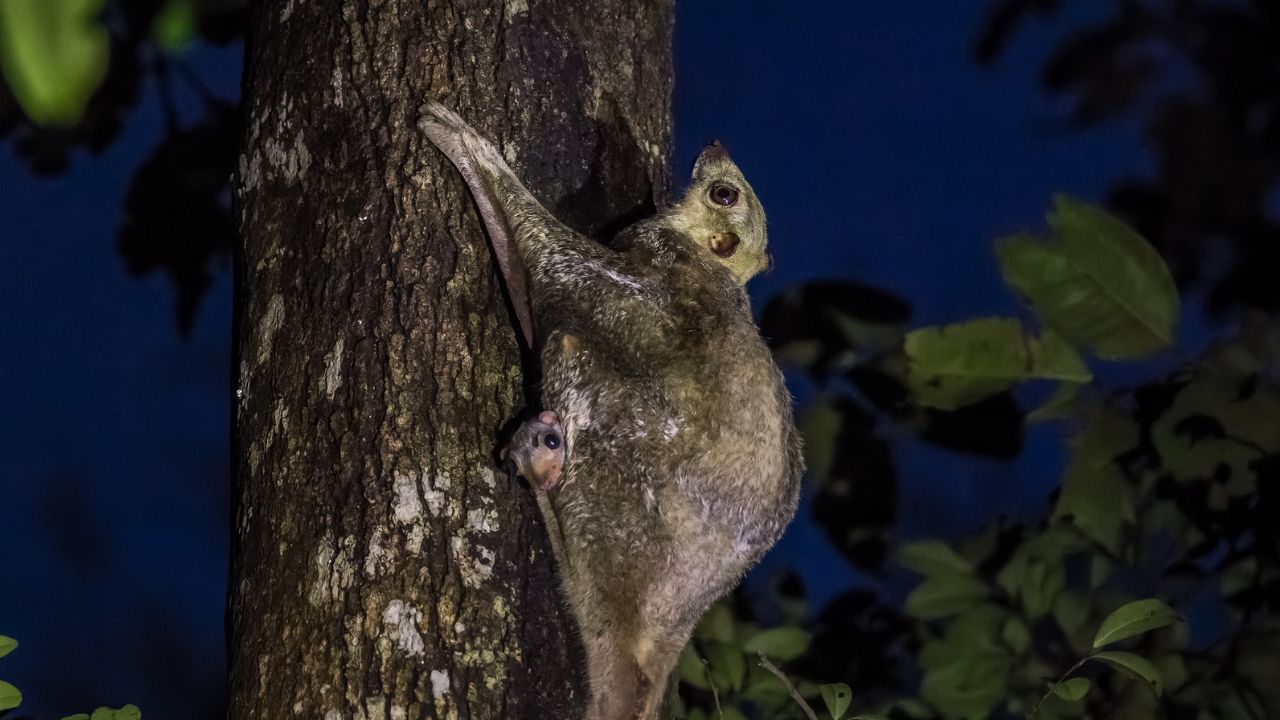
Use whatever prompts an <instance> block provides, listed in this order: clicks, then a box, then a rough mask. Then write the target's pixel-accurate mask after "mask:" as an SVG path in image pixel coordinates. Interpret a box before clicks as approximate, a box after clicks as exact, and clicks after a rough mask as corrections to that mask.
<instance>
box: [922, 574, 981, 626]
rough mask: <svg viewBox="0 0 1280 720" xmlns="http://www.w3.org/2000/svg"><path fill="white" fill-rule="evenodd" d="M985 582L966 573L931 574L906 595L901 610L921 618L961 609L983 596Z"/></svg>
mask: <svg viewBox="0 0 1280 720" xmlns="http://www.w3.org/2000/svg"><path fill="white" fill-rule="evenodd" d="M987 593H988V588H987V585H986V583H984V582H982V581H981V580H978V579H975V578H973V577H970V576H967V575H934V576H932V577H929V578H926V579H925V581H924V582H922V583H920V584H919V585H918V586H916V589H915V590H912V591H911V594H910V595H908V596H907V599H906V602H905V603H904V605H903V609H904V610H905V611H906V613H907V614H908V615H910V616H912V617H916V618H919V619H921V620H937V619H939V618H944V617H949V616H951V615H955V614H956V613H960V612H964V611H965V610H967V609H969V608H971V607H973V606H974V605H976V604H977V603H978V602H979V601H981V600H982V599H983V598H985V597H987Z"/></svg>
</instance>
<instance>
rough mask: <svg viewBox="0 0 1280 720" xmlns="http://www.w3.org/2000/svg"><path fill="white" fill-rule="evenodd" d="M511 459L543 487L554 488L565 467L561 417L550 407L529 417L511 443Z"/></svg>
mask: <svg viewBox="0 0 1280 720" xmlns="http://www.w3.org/2000/svg"><path fill="white" fill-rule="evenodd" d="M506 456H507V460H508V461H510V462H512V463H514V464H515V466H516V472H517V473H518V474H519V475H520V476H521V477H523V478H524V479H525V480H528V481H529V482H530V483H533V485H534V486H535V487H537V488H538V489H539V490H550V489H551V488H553V487H555V486H556V483H558V482H560V473H561V472H562V471H563V470H564V431H563V429H562V428H561V427H560V416H559V415H557V414H556V413H554V412H552V411H550V410H544V411H542V412H541V413H538V417H536V418H531V419H529V420H526V421H525V422H524V424H523V425H521V426H520V428H519V429H518V430H516V434H515V435H513V436H512V437H511V442H510V443H509V444H508V445H507V450H506Z"/></svg>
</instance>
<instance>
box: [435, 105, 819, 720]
mask: <svg viewBox="0 0 1280 720" xmlns="http://www.w3.org/2000/svg"><path fill="white" fill-rule="evenodd" d="M420 127H421V129H422V130H423V132H425V133H426V135H427V136H428V137H429V138H430V139H431V141H432V142H433V143H435V145H436V146H437V147H439V148H440V150H442V151H443V152H444V154H445V155H446V156H448V158H449V159H450V160H451V161H452V162H453V164H454V165H455V166H457V168H458V170H459V171H460V172H461V174H462V177H463V178H464V179H465V181H466V183H467V185H468V187H469V188H470V190H471V194H472V195H473V197H474V198H475V202H476V205H477V207H478V209H479V211H480V216H481V218H482V220H483V222H484V225H485V228H486V230H487V231H488V234H489V237H490V240H491V242H492V244H493V248H494V252H495V254H496V255H497V259H498V263H499V266H500V267H501V269H502V272H503V275H504V276H505V278H506V281H507V285H508V290H509V294H510V296H511V299H512V302H513V305H514V306H515V308H516V315H517V318H518V321H519V323H520V326H521V329H522V331H523V333H524V335H525V338H526V340H528V341H529V342H530V343H531V346H532V347H534V348H535V349H536V350H539V352H540V358H541V364H542V382H541V388H542V400H543V404H544V406H545V407H547V408H548V410H546V411H544V412H542V413H540V414H539V415H538V417H536V418H534V419H532V420H530V421H528V422H527V423H526V424H525V425H524V426H522V427H521V428H520V429H519V430H518V431H517V432H516V434H515V436H514V437H513V439H512V441H511V444H510V446H509V447H508V450H507V453H508V456H509V457H510V458H511V459H512V460H514V462H515V463H516V464H517V465H518V466H519V468H520V470H521V472H522V474H524V475H525V476H526V478H527V479H528V480H529V481H530V483H531V484H532V485H533V486H534V487H535V492H537V493H539V506H540V507H541V508H542V510H543V515H544V520H545V522H546V526H547V530H548V533H549V534H550V535H551V540H552V547H553V548H554V550H555V553H556V556H557V557H556V560H557V564H558V567H559V572H560V575H561V577H562V581H563V585H564V593H565V595H566V597H567V599H568V601H569V604H570V606H571V607H572V609H573V612H574V615H575V617H576V620H577V624H578V628H579V631H580V632H581V636H582V640H583V644H584V646H585V649H586V655H587V673H588V676H589V684H590V688H591V693H592V698H591V702H590V706H589V710H588V717H589V718H590V719H591V720H632V719H633V718H640V719H641V720H648V719H649V718H652V717H654V716H655V715H656V713H657V710H658V708H659V705H660V704H661V702H662V699H663V695H664V693H665V687H666V684H667V679H668V676H669V675H670V674H671V671H672V669H673V668H674V665H675V662H676V659H677V658H678V656H679V654H680V651H681V650H682V649H683V647H684V645H685V644H686V643H687V642H688V640H689V636H690V634H691V633H692V631H693V627H694V625H695V624H696V623H697V622H698V619H699V618H700V617H701V616H702V614H703V613H704V612H705V611H706V610H707V608H708V607H710V605H711V604H712V603H713V602H714V601H715V600H716V599H717V598H719V597H721V596H722V595H724V594H725V593H727V592H728V591H729V590H731V589H732V588H733V587H734V586H735V585H736V584H737V583H738V581H739V580H740V579H741V577H742V575H743V573H745V572H746V570H747V569H748V568H749V567H751V565H753V564H754V563H755V562H756V561H757V560H758V559H759V558H760V556H761V555H763V554H764V552H765V551H766V550H768V549H769V548H770V547H771V546H772V545H773V544H774V543H775V542H776V541H777V539H778V537H779V536H780V535H781V534H782V531H783V529H784V528H785V527H786V525H787V523H788V522H789V521H790V520H791V518H792V516H793V515H794V514H795V510H796V501H797V496H798V493H799V487H800V476H801V474H802V472H803V470H804V468H803V464H804V463H803V460H802V458H801V452H800V440H799V436H798V434H797V433H796V429H795V423H794V420H793V418H792V411H791V404H792V403H791V396H790V394H789V393H788V392H787V390H786V388H785V387H784V385H783V381H782V374H781V373H780V372H779V370H778V368H777V366H776V365H775V364H774V362H773V358H772V356H771V355H770V353H769V349H768V347H767V346H766V345H765V343H764V341H763V340H762V339H761V337H760V333H759V330H758V329H757V328H756V325H755V323H754V321H753V320H752V317H751V308H750V304H749V301H748V298H747V294H746V291H745V290H744V289H743V284H744V283H745V282H746V281H747V280H748V279H749V278H751V277H752V276H754V275H755V274H757V273H759V272H760V271H761V270H763V269H765V268H766V267H767V266H768V263H769V258H768V255H767V254H766V247H765V246H766V234H765V217H764V210H763V208H762V207H761V206H760V202H759V200H757V199H756V196H755V193H754V192H752V190H751V186H750V185H748V184H747V181H746V179H745V178H743V176H742V173H741V172H740V171H739V170H738V167H737V166H736V165H735V164H734V163H733V161H732V160H730V159H729V156H728V154H727V153H726V152H725V151H724V149H723V148H722V147H720V146H719V145H718V144H712V145H709V146H707V147H706V148H705V149H704V150H703V152H702V154H701V155H699V157H698V160H697V162H696V163H695V165H694V169H693V178H692V182H691V183H690V185H689V188H688V190H687V192H686V194H685V196H684V198H683V199H682V200H680V202H679V203H677V204H676V205H675V206H673V207H671V208H670V209H668V210H666V211H664V212H662V213H660V214H658V215H656V216H654V217H652V218H649V219H647V220H643V221H640V222H638V223H636V224H634V225H632V226H631V227H629V228H627V229H626V230H624V231H622V232H621V233H620V234H619V235H618V236H617V237H616V238H615V240H614V242H613V243H612V245H611V246H610V247H606V246H605V245H602V244H600V243H598V242H595V241H593V240H591V239H589V238H587V237H584V236H583V235H580V234H579V233H576V232H574V231H572V230H570V229H569V228H567V227H565V226H564V225H563V224H562V223H560V222H559V221H557V220H556V219H555V218H554V217H553V216H552V215H551V214H550V213H549V212H547V210H546V209H544V208H543V207H542V206H541V205H540V204H539V203H538V201H537V200H536V199H534V197H533V196H532V195H531V194H530V193H529V191H528V190H527V189H526V188H525V187H524V185H523V184H522V183H521V182H520V180H519V178H517V177H516V175H515V173H514V172H513V171H512V170H511V168H510V167H509V166H508V165H507V163H506V162H505V161H504V160H503V158H502V155H501V154H500V153H499V152H498V151H497V149H496V148H495V147H494V146H493V145H492V144H491V143H490V142H489V141H488V140H486V139H484V138H483V137H482V136H480V135H479V134H478V133H477V132H476V131H475V130H474V129H472V128H471V127H470V126H469V125H467V124H466V123H465V122H463V121H462V119H461V118H459V117H458V116H457V115H456V114H455V113H454V112H452V111H451V110H449V109H447V108H445V107H444V106H443V105H441V104H439V103H438V102H435V101H429V102H428V103H427V104H426V105H424V106H423V108H422V117H421V120H420ZM526 283H527V286H526ZM526 289H527V297H528V298H529V300H530V301H531V306H530V305H526V304H525V302H526V301H525V298H526Z"/></svg>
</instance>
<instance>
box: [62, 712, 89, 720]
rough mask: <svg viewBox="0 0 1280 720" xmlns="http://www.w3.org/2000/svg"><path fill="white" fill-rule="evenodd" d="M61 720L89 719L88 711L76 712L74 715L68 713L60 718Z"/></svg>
mask: <svg viewBox="0 0 1280 720" xmlns="http://www.w3.org/2000/svg"><path fill="white" fill-rule="evenodd" d="M62 720H89V713H76V714H75V715H68V716H66V717H64V718H62Z"/></svg>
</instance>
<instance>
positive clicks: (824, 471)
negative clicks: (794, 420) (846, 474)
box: [799, 400, 840, 482]
mask: <svg viewBox="0 0 1280 720" xmlns="http://www.w3.org/2000/svg"><path fill="white" fill-rule="evenodd" d="M799 429H800V435H801V437H803V438H804V461H805V465H806V466H808V468H809V473H810V475H811V476H812V477H815V478H817V479H818V480H819V481H820V482H826V480H827V478H828V477H829V476H830V475H831V465H832V462H833V461H834V459H835V456H836V438H837V437H839V435H840V411H839V410H837V409H836V408H835V407H834V406H833V405H832V404H831V403H830V402H829V401H827V400H821V401H819V402H816V403H814V404H813V406H812V407H810V408H809V409H808V411H806V412H805V413H804V414H803V415H801V416H800V422H799Z"/></svg>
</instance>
